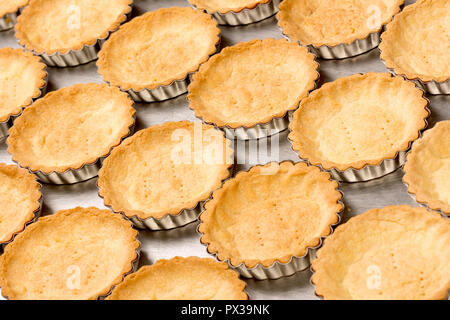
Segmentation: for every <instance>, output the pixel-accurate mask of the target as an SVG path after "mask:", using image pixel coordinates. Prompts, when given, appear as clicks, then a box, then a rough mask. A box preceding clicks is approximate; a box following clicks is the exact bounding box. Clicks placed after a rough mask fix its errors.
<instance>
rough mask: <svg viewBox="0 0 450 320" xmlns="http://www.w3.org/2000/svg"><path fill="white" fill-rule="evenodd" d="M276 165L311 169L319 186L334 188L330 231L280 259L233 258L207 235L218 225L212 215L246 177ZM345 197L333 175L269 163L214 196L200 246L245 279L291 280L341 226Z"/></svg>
mask: <svg viewBox="0 0 450 320" xmlns="http://www.w3.org/2000/svg"><path fill="white" fill-rule="evenodd" d="M273 165H279V166H280V167H279V168H283V169H288V168H290V167H293V166H300V167H302V169H304V168H306V167H308V168H310V170H311V172H310V173H311V174H314V175H315V177H317V178H318V181H319V182H322V183H326V184H332V185H333V186H334V188H335V192H334V193H333V194H330V195H329V196H330V199H329V203H330V205H331V204H332V203H334V204H335V207H336V213H335V215H332V216H330V218H329V221H328V223H327V224H328V228H325V229H324V230H322V232H321V233H320V235H319V236H317V237H315V238H314V239H311V240H310V242H309V243H308V244H306V245H305V246H304V247H302V248H301V249H300V250H297V251H295V252H292V253H291V254H287V255H284V256H282V257H278V258H276V259H265V260H258V259H242V258H236V257H233V255H232V254H231V253H230V252H229V251H228V250H227V249H226V248H224V247H223V246H222V245H221V244H220V243H219V242H217V241H215V240H214V239H212V238H211V236H210V235H209V234H208V230H207V228H208V227H209V226H210V225H211V224H212V223H214V222H215V219H214V218H213V217H212V212H213V211H215V210H216V208H217V207H218V206H219V205H220V199H221V197H222V195H224V194H225V192H227V191H228V190H230V189H231V188H233V187H236V185H237V184H238V183H239V181H240V180H242V179H243V178H244V177H246V176H251V175H259V174H260V172H261V170H272V169H271V168H272V166H273ZM342 197H343V195H342V193H341V192H340V191H339V185H338V183H337V182H336V181H333V180H331V178H330V175H329V174H328V173H326V172H323V171H320V169H319V168H317V167H309V166H307V165H306V164H305V163H296V164H294V163H293V162H291V161H284V162H282V163H281V164H277V163H268V164H266V165H264V166H261V165H259V166H255V167H252V168H251V169H250V170H249V171H246V172H239V173H238V174H237V175H236V176H235V177H234V178H233V179H230V180H227V181H226V182H225V183H224V185H223V186H222V188H220V189H218V190H216V191H215V192H214V193H213V196H212V199H211V200H210V201H208V202H207V203H206V205H205V211H204V212H203V213H202V214H201V215H200V225H199V227H198V232H199V234H200V235H201V239H200V242H201V243H202V244H203V245H205V246H206V247H207V251H208V253H210V254H212V255H214V256H215V257H216V258H217V259H218V260H219V261H225V262H227V263H228V264H229V265H230V266H231V267H232V268H235V269H237V270H238V271H239V272H240V273H241V275H242V276H244V277H247V278H252V277H254V278H256V279H258V280H264V279H278V278H280V277H284V276H290V275H292V274H293V273H295V272H297V271H302V270H304V269H306V268H307V267H308V266H309V263H310V259H311V258H312V257H313V256H314V252H315V250H316V249H317V248H319V247H320V246H321V244H322V241H323V239H324V238H325V237H327V236H329V235H330V234H332V233H333V227H334V226H336V225H337V224H339V222H340V219H341V216H340V214H341V212H342V211H343V209H344V205H343V203H342V201H341V200H342Z"/></svg>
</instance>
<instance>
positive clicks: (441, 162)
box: [403, 120, 450, 215]
mask: <svg viewBox="0 0 450 320" xmlns="http://www.w3.org/2000/svg"><path fill="white" fill-rule="evenodd" d="M449 137H450V120H447V121H441V122H438V123H437V124H436V125H435V126H434V128H432V129H430V130H427V131H425V133H424V135H423V137H422V138H420V139H418V140H417V141H416V142H414V144H413V146H412V149H411V151H410V153H409V154H408V156H407V160H406V164H405V166H404V168H403V170H404V171H405V175H404V177H403V181H404V182H405V183H406V184H407V185H408V192H410V193H412V194H415V196H416V200H417V201H418V202H421V203H425V204H427V206H428V207H429V208H430V209H433V210H441V211H442V212H443V213H445V214H447V215H450V139H449Z"/></svg>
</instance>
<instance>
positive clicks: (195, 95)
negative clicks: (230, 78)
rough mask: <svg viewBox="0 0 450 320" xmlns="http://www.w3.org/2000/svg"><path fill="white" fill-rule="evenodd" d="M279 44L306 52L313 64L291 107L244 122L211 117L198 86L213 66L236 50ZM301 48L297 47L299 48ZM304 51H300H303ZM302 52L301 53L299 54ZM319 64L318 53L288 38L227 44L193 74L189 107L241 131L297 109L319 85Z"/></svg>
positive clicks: (209, 120) (207, 120)
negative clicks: (317, 82)
mask: <svg viewBox="0 0 450 320" xmlns="http://www.w3.org/2000/svg"><path fill="white" fill-rule="evenodd" d="M277 44H279V45H280V46H281V45H283V46H286V48H284V49H285V50H287V47H291V48H295V49H296V50H297V49H298V50H299V51H298V54H299V55H300V54H303V55H304V59H305V61H307V62H308V63H309V65H310V66H311V70H309V71H310V72H309V74H308V77H309V79H310V81H309V82H308V83H306V86H305V88H304V90H303V91H302V92H301V93H299V96H298V97H297V99H296V101H295V103H293V104H292V105H290V106H286V108H284V110H282V111H281V112H278V113H276V114H273V115H267V116H266V117H265V118H263V119H261V120H260V121H257V122H256V121H247V122H244V123H230V122H227V121H226V120H223V119H218V118H217V117H213V116H211V115H212V114H211V112H210V111H209V110H208V108H207V107H205V106H204V104H202V103H199V101H201V94H200V93H199V92H198V91H199V87H200V85H201V83H202V81H205V80H207V79H208V73H209V72H211V69H212V68H213V67H214V66H215V65H216V64H219V63H220V62H221V61H223V60H224V59H230V57H233V56H234V55H235V54H236V53H240V52H245V51H247V50H250V49H252V48H258V47H264V46H268V47H273V46H277ZM297 47H298V48H297ZM300 50H301V51H302V52H301V51H300ZM300 52H301V53H300ZM318 67H319V64H318V63H317V62H316V61H315V56H314V55H312V54H311V53H309V52H308V50H307V49H306V48H304V47H300V46H298V45H297V44H294V43H291V42H288V41H287V40H275V39H265V40H251V41H249V42H243V43H239V44H237V45H234V46H232V47H226V48H224V49H223V50H222V51H221V52H220V53H219V54H217V55H215V56H213V57H211V59H209V60H208V62H206V63H205V64H203V65H202V66H201V67H200V69H199V71H198V72H197V73H196V74H194V76H193V82H192V83H191V84H190V85H189V88H188V89H189V94H188V100H189V101H190V105H189V108H191V109H192V110H193V111H194V112H195V115H196V117H198V118H199V119H201V120H202V121H204V122H205V123H207V124H212V125H214V126H218V127H220V128H226V129H230V130H238V129H241V128H242V129H244V130H248V129H252V127H255V126H258V125H262V124H268V123H269V122H270V121H271V120H274V119H277V118H282V117H284V116H285V115H286V114H287V113H288V112H289V111H292V110H295V109H296V108H297V107H298V104H299V103H300V101H301V100H302V99H303V98H305V97H306V96H307V95H308V93H309V92H310V91H311V90H313V89H314V88H315V86H316V81H317V80H318V78H319V77H320V74H319V73H318V71H317V70H318Z"/></svg>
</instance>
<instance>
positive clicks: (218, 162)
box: [98, 121, 233, 219]
mask: <svg viewBox="0 0 450 320" xmlns="http://www.w3.org/2000/svg"><path fill="white" fill-rule="evenodd" d="M199 136H200V137H201V139H202V140H199V138H198V137H199ZM230 144H231V141H229V140H227V139H225V137H224V134H223V132H221V131H219V130H216V129H215V128H214V127H213V126H209V125H203V124H201V123H199V122H197V123H195V124H194V123H193V122H189V121H181V122H167V123H165V124H161V125H154V126H151V127H149V128H147V129H144V130H141V131H139V132H137V133H136V134H135V135H133V136H132V137H130V138H128V139H126V140H124V141H123V143H122V144H121V145H120V146H119V147H117V148H115V149H114V150H113V152H112V153H111V155H110V156H109V157H108V158H107V159H106V160H105V162H104V163H103V167H102V169H101V170H100V172H99V180H98V187H99V195H100V196H101V197H102V198H104V201H105V205H107V206H111V207H112V209H113V210H114V211H115V212H120V213H123V214H124V215H126V216H127V217H129V218H132V217H134V216H137V217H139V218H141V219H148V218H155V219H162V218H163V217H164V216H166V215H167V214H171V215H176V214H179V213H180V212H181V211H183V210H184V209H191V208H194V207H195V206H197V204H198V203H199V202H200V201H203V200H206V199H208V198H209V196H210V195H211V193H212V192H213V191H214V190H216V189H217V188H219V187H220V186H221V185H222V180H224V179H226V178H228V176H229V174H230V173H229V168H230V167H231V166H232V164H233V157H232V155H233V150H232V149H231V147H230ZM199 148H200V149H201V150H199ZM187 149H188V150H187ZM219 149H220V150H219ZM178 152H179V153H178ZM199 156H202V158H201V159H200V160H201V161H199V160H198V159H199ZM184 157H186V158H184ZM187 157H189V158H187ZM207 157H212V158H211V159H212V162H208V161H209V160H208V159H209V158H207ZM214 157H217V158H214Z"/></svg>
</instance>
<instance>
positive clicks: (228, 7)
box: [189, 0, 272, 14]
mask: <svg viewBox="0 0 450 320" xmlns="http://www.w3.org/2000/svg"><path fill="white" fill-rule="evenodd" d="M269 1H272V0H231V1H230V0H227V1H220V0H216V1H210V0H189V2H190V3H191V4H193V5H194V6H196V7H197V8H199V9H202V10H207V11H208V12H209V13H213V12H219V13H222V14H225V13H228V12H230V11H231V12H235V13H237V12H241V11H242V10H245V9H254V8H255V7H256V6H258V5H260V4H263V3H268V2H269Z"/></svg>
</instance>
